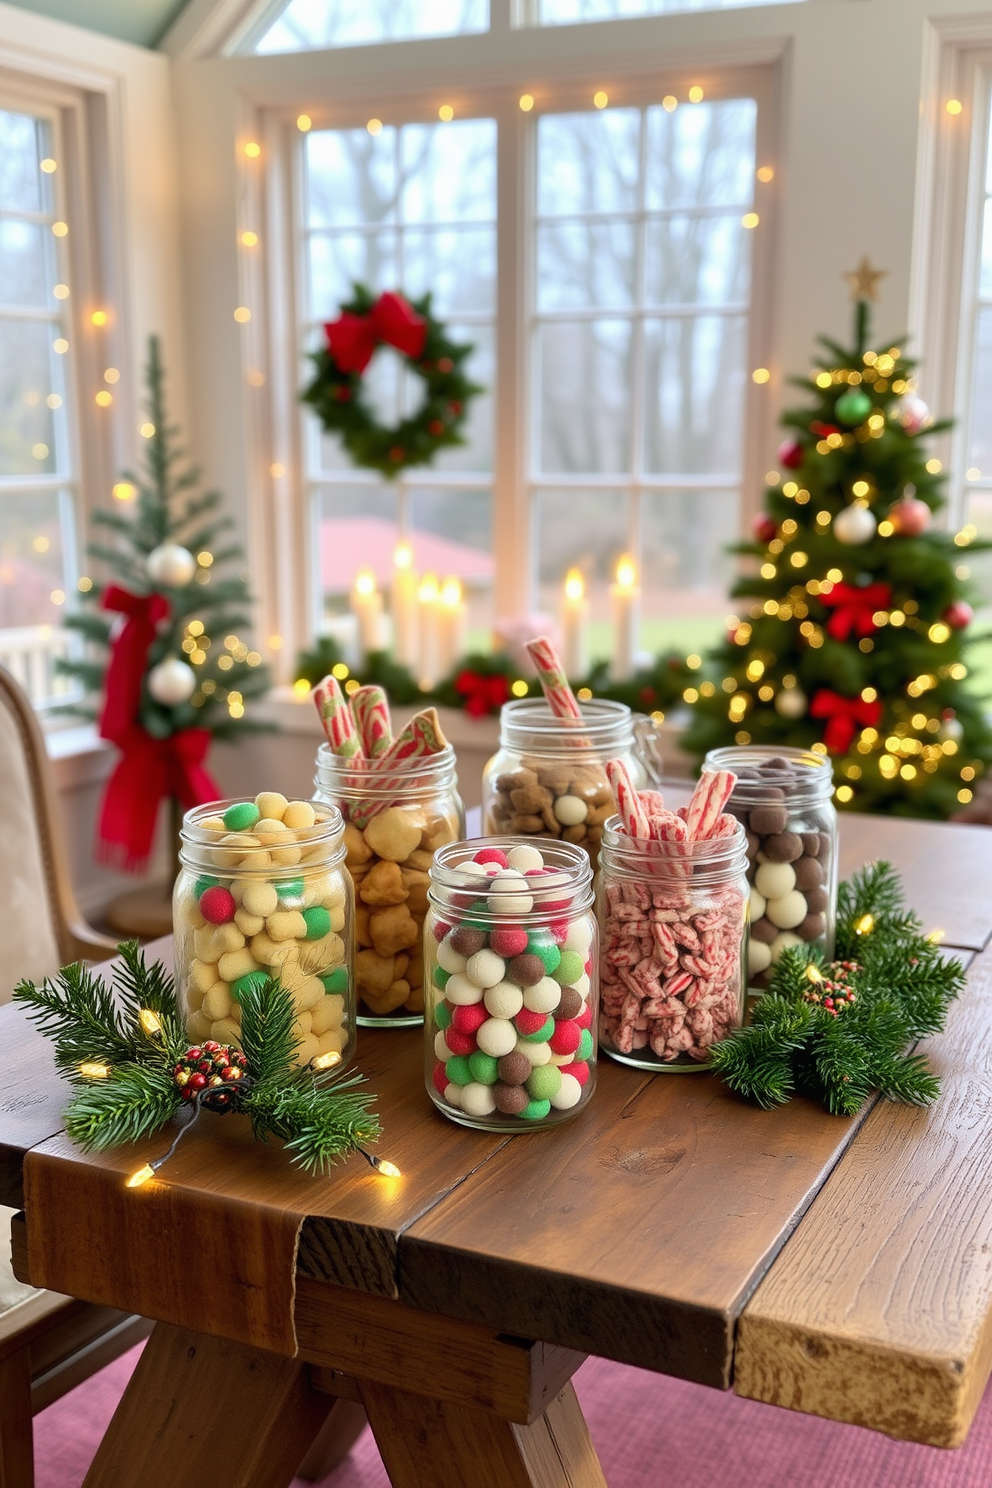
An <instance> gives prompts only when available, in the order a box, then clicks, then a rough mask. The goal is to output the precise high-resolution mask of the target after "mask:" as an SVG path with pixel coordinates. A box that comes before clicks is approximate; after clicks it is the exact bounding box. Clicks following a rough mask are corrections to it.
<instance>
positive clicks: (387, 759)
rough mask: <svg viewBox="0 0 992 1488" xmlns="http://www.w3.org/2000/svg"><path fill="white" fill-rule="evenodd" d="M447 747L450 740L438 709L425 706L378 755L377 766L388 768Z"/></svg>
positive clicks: (436, 752) (438, 752) (438, 751)
mask: <svg viewBox="0 0 992 1488" xmlns="http://www.w3.org/2000/svg"><path fill="white" fill-rule="evenodd" d="M447 747H448V741H447V739H446V738H445V737H444V734H443V733H442V732H441V721H440V719H439V718H438V716H437V709H436V708H425V709H424V710H423V712H422V713H415V714H414V716H413V717H412V718H411V719H410V722H409V723H408V724H407V726H406V728H405V729H404V730H403V732H402V733H400V734H397V736H396V738H395V739H394V740H393V742H392V743H391V744H390V746H389V748H388V749H386V750H385V751H384V753H382V754H380V755H379V756H378V758H377V760H376V766H377V768H378V769H381V770H388V769H389V768H390V766H391V765H396V764H399V763H400V762H401V761H403V760H410V759H420V758H422V757H423V756H425V755H431V754H440V753H441V751H442V750H444V749H447Z"/></svg>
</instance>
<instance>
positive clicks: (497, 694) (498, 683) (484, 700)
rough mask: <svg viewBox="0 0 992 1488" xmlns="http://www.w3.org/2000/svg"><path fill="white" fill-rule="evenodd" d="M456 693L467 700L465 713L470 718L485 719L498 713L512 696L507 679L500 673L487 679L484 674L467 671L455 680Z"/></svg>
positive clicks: (460, 673) (459, 674)
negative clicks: (486, 716)
mask: <svg viewBox="0 0 992 1488" xmlns="http://www.w3.org/2000/svg"><path fill="white" fill-rule="evenodd" d="M455 691H456V692H457V693H460V694H461V696H462V697H463V698H465V712H466V713H467V714H468V715H469V717H470V718H484V717H485V715H486V714H487V713H498V712H499V710H500V708H502V706H503V704H504V703H505V702H506V701H507V699H508V698H509V696H510V687H509V683H508V682H507V680H506V678H505V677H503V676H500V675H499V674H498V673H497V675H495V676H492V677H486V676H484V675H483V674H482V672H472V671H469V670H467V669H466V670H465V671H464V672H459V673H458V676H457V677H456V678H455Z"/></svg>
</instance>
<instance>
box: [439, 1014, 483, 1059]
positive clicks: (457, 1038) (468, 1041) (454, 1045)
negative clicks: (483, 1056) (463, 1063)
mask: <svg viewBox="0 0 992 1488" xmlns="http://www.w3.org/2000/svg"><path fill="white" fill-rule="evenodd" d="M444 1042H445V1043H446V1044H447V1046H448V1048H449V1049H450V1050H451V1052H452V1054H474V1053H475V1051H476V1047H477V1045H476V1042H475V1034H474V1033H462V1032H461V1030H460V1029H458V1028H456V1027H455V1024H454V1019H452V1023H451V1027H450V1028H447V1029H445V1033H444Z"/></svg>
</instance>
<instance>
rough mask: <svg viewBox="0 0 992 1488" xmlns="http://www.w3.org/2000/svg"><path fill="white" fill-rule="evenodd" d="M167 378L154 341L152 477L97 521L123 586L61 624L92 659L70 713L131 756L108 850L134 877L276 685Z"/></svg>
mask: <svg viewBox="0 0 992 1488" xmlns="http://www.w3.org/2000/svg"><path fill="white" fill-rule="evenodd" d="M163 381H164V379H163V372H162V363H161V359H160V356H159V347H158V341H157V339H156V338H155V337H152V338H151V340H150V341H149V349H148V367H147V371H146V384H147V390H148V401H147V413H148V422H147V423H146V424H145V425H144V427H143V429H142V433H143V434H145V435H147V444H146V447H145V458H144V462H143V463H144V470H143V472H142V474H140V475H132V474H130V473H128V474H126V476H125V478H124V479H123V480H122V481H121V482H120V483H119V484H118V485H117V486H115V487H114V495H115V497H117V498H118V500H119V502H120V505H119V507H117V508H116V509H115V510H113V511H98V512H96V513H95V515H94V518H93V520H94V524H95V525H97V526H99V528H100V529H101V531H102V533H104V534H105V535H106V537H107V539H108V540H107V541H101V542H95V543H92V544H90V546H89V548H88V553H89V556H90V557H91V558H93V559H95V560H96V561H97V563H98V564H100V565H102V567H103V568H104V569H105V570H106V571H107V572H109V573H112V574H113V575H114V576H115V580H116V581H115V582H112V583H107V584H104V583H101V582H98V581H97V580H95V579H94V580H91V579H89V578H85V579H82V580H80V589H81V590H82V591H83V592H82V603H81V605H80V608H79V610H78V611H77V612H76V613H74V614H72V615H69V616H68V617H67V619H66V622H65V623H66V625H67V626H68V627H69V628H70V629H72V630H75V631H76V632H77V633H78V634H79V635H81V636H82V638H83V640H84V642H85V647H84V655H83V656H82V657H79V658H76V659H70V660H67V661H64V662H62V663H60V667H61V670H62V671H63V672H64V673H66V674H67V675H68V676H70V677H73V678H75V679H76V680H77V681H78V682H79V683H80V685H81V689H82V693H83V697H82V700H81V701H79V702H77V703H73V704H71V705H69V708H68V710H67V711H71V712H75V713H77V714H79V715H82V716H84V717H88V718H93V719H97V720H98V722H99V729H100V733H101V735H102V737H103V738H105V739H108V740H109V741H110V742H111V743H113V744H115V745H116V746H117V747H118V749H119V750H120V751H121V758H120V760H119V761H118V764H117V767H116V769H115V771H114V773H113V775H112V776H111V778H110V780H109V781H108V784H107V790H106V794H105V797H104V802H103V809H102V813H101V817H100V823H99V835H100V844H99V847H100V853H101V856H103V857H105V858H110V859H113V860H116V861H118V862H119V863H120V865H121V866H123V867H127V868H129V869H133V870H137V869H140V868H142V867H143V866H144V864H145V863H146V861H147V859H148V855H149V852H150V850H151V846H152V841H153V838H154V832H155V822H156V819H157V816H158V810H159V806H160V804H161V802H162V800H163V799H165V800H169V801H172V802H174V803H176V805H177V807H185V808H189V807H191V806H196V805H199V804H200V803H202V802H204V801H209V800H214V799H216V798H217V797H218V796H219V795H220V794H221V793H220V790H219V789H218V787H217V786H216V784H215V783H214V782H213V780H212V779H211V778H210V776H209V775H208V774H207V772H206V770H205V769H204V761H205V758H206V755H207V751H208V749H209V747H210V742H211V740H212V739H213V738H228V737H231V736H232V735H234V734H236V733H238V732H239V731H240V730H242V729H244V728H246V727H252V726H255V727H257V725H253V723H252V721H251V720H250V719H248V718H246V716H245V710H246V704H247V703H248V701H249V700H250V699H251V698H254V697H258V696H259V695H260V694H261V693H263V692H264V691H265V690H266V689H267V687H268V686H269V678H268V674H267V669H266V668H265V666H264V665H263V664H262V658H261V656H260V655H259V653H258V652H257V651H252V650H251V649H250V648H249V646H248V644H247V642H245V641H244V640H242V639H241V637H240V635H239V634H238V632H239V630H241V629H242V628H243V627H245V626H246V625H247V624H248V623H249V614H248V608H249V599H250V596H249V593H248V586H247V583H246V581H245V578H244V576H243V575H242V574H241V573H240V572H234V573H231V572H230V570H231V568H232V566H233V565H236V564H239V563H240V561H241V558H242V552H241V548H240V547H239V546H237V544H235V543H232V542H230V541H229V540H227V538H226V535H225V534H226V532H227V530H228V529H229V528H230V527H231V525H232V523H231V518H230V517H228V516H224V515H222V514H221V513H220V510H219V508H220V505H221V499H222V498H221V496H220V495H219V493H218V492H216V491H197V489H196V488H197V486H198V483H199V478H198V474H197V472H196V471H195V470H193V469H190V468H188V467H185V468H184V464H183V462H184V456H183V453H182V451H181V450H180V449H179V448H178V445H177V431H176V429H174V428H172V427H170V426H169V424H168V422H167V415H166V408H165V398H164V389H163Z"/></svg>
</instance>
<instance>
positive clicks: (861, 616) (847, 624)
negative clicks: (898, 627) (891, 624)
mask: <svg viewBox="0 0 992 1488" xmlns="http://www.w3.org/2000/svg"><path fill="white" fill-rule="evenodd" d="M820 602H821V604H824V605H826V606H827V608H828V609H832V610H833V614H832V615H831V616H830V619H829V620H828V621H827V630H828V631H829V632H830V634H831V635H832V636H833V637H834V639H835V640H838V641H846V640H847V639H848V637H849V636H850V634H851V632H852V630H853V631H854V632H855V633H856V634H857V635H859V636H866V635H871V633H872V631H873V630H876V629H877V626H876V625H875V621H874V620H873V619H872V616H873V615H874V613H875V611H876V610H886V609H888V607H889V605H890V604H891V603H892V586H891V584H867V585H866V586H865V587H864V588H863V589H859V588H857V586H856V585H854V584H835V585H834V587H833V588H832V589H831V591H830V593H829V594H822V593H821V595H820Z"/></svg>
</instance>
